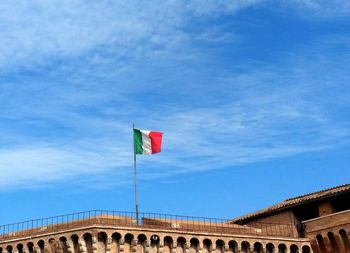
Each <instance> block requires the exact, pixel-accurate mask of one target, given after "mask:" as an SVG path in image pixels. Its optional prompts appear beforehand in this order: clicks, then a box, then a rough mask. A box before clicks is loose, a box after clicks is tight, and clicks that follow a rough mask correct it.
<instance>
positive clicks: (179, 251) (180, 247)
mask: <svg viewBox="0 0 350 253" xmlns="http://www.w3.org/2000/svg"><path fill="white" fill-rule="evenodd" d="M185 246H186V239H185V238H184V237H182V236H180V237H179V238H177V247H176V253H184V252H185Z"/></svg>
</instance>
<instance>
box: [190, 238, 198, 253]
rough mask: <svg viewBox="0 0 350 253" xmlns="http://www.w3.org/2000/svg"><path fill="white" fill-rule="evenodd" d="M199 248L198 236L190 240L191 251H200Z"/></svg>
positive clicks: (192, 252)
mask: <svg viewBox="0 0 350 253" xmlns="http://www.w3.org/2000/svg"><path fill="white" fill-rule="evenodd" d="M198 248H199V240H198V239H197V238H192V239H191V240H190V249H189V252H190V253H196V252H198Z"/></svg>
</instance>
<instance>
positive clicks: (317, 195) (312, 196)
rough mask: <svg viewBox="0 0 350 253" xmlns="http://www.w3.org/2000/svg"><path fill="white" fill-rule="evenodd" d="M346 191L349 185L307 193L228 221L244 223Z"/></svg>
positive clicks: (349, 187) (349, 189)
mask: <svg viewBox="0 0 350 253" xmlns="http://www.w3.org/2000/svg"><path fill="white" fill-rule="evenodd" d="M348 191H350V184H344V185H340V186H336V187H333V188H329V189H325V190H321V191H318V192H313V193H309V194H306V195H302V196H299V197H295V198H290V199H286V200H285V201H283V202H280V203H278V204H276V205H273V206H270V207H268V208H264V209H261V210H259V211H256V212H253V213H250V214H247V215H244V216H241V217H238V218H234V219H232V220H230V222H232V223H240V222H244V221H246V220H250V219H252V218H257V217H259V216H263V215H266V214H269V213H273V212H276V211H279V210H282V209H286V208H290V207H293V206H297V205H300V204H302V203H306V202H309V201H315V200H318V199H323V198H326V197H330V196H333V195H338V194H340V193H343V192H348Z"/></svg>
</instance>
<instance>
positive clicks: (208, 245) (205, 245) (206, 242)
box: [203, 238, 212, 250]
mask: <svg viewBox="0 0 350 253" xmlns="http://www.w3.org/2000/svg"><path fill="white" fill-rule="evenodd" d="M211 246H212V242H211V240H210V239H207V238H206V239H204V240H203V248H205V249H207V250H210V248H211Z"/></svg>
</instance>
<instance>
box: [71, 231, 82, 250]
mask: <svg viewBox="0 0 350 253" xmlns="http://www.w3.org/2000/svg"><path fill="white" fill-rule="evenodd" d="M71 239H72V242H73V246H74V253H80V247H79V236H78V235H76V234H74V235H72V236H71Z"/></svg>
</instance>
